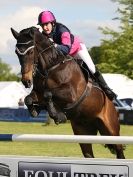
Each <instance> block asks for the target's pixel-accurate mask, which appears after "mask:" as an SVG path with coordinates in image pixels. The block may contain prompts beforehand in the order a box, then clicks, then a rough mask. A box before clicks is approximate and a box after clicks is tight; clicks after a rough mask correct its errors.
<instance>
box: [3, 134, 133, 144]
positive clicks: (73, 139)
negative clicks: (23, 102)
mask: <svg viewBox="0 0 133 177" xmlns="http://www.w3.org/2000/svg"><path fill="white" fill-rule="evenodd" d="M0 141H19V142H25V141H26V142H27V141H28V142H35V141H36V142H37V141H38V142H56V143H57V142H60V143H92V144H133V136H86V135H55V134H54V135H52V134H49V135H48V134H47V135H44V134H0Z"/></svg>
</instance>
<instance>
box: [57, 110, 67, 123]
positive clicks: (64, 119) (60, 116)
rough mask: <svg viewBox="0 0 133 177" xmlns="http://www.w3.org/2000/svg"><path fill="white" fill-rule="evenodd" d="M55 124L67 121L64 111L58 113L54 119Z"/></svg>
mask: <svg viewBox="0 0 133 177" xmlns="http://www.w3.org/2000/svg"><path fill="white" fill-rule="evenodd" d="M54 121H55V124H57V125H58V124H61V123H66V122H67V118H66V115H65V114H64V113H59V114H58V118H57V119H55V120H54Z"/></svg>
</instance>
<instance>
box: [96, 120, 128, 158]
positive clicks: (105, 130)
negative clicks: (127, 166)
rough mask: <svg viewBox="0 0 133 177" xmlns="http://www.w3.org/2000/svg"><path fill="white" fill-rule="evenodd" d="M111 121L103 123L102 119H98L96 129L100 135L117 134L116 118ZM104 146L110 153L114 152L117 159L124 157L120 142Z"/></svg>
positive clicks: (117, 123)
mask: <svg viewBox="0 0 133 177" xmlns="http://www.w3.org/2000/svg"><path fill="white" fill-rule="evenodd" d="M112 119H113V118H112ZM114 119H115V118H114ZM105 120H106V119H105ZM111 122H112V123H111ZM111 122H110V123H109V122H108V123H107V122H106V123H105V122H104V121H103V120H100V119H98V122H97V126H98V130H99V132H100V134H101V135H103V136H119V122H118V121H117V120H116V121H115V120H112V121H111ZM106 146H107V147H108V148H109V149H110V151H111V152H112V153H115V154H116V157H117V158H118V159H125V156H124V153H123V145H121V144H108V145H106Z"/></svg>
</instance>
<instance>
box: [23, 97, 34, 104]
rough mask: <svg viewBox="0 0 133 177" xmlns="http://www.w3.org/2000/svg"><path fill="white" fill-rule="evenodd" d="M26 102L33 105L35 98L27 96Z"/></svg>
mask: <svg viewBox="0 0 133 177" xmlns="http://www.w3.org/2000/svg"><path fill="white" fill-rule="evenodd" d="M24 102H25V104H26V105H32V103H33V99H32V98H31V97H30V96H27V97H25V99H24Z"/></svg>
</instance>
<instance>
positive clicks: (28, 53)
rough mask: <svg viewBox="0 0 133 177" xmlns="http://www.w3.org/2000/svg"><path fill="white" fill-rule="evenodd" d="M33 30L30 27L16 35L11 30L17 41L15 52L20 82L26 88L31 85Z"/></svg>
mask: <svg viewBox="0 0 133 177" xmlns="http://www.w3.org/2000/svg"><path fill="white" fill-rule="evenodd" d="M35 30H37V28H35V27H31V28H27V29H24V30H22V31H20V32H19V33H18V32H17V31H15V30H14V29H12V28H11V32H12V34H13V36H14V37H15V39H16V40H17V44H16V50H15V52H16V54H17V56H18V58H19V63H20V65H21V73H22V79H21V80H22V83H23V84H24V86H25V87H26V88H30V87H31V85H32V78H33V72H34V64H35V44H34V34H35Z"/></svg>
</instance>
